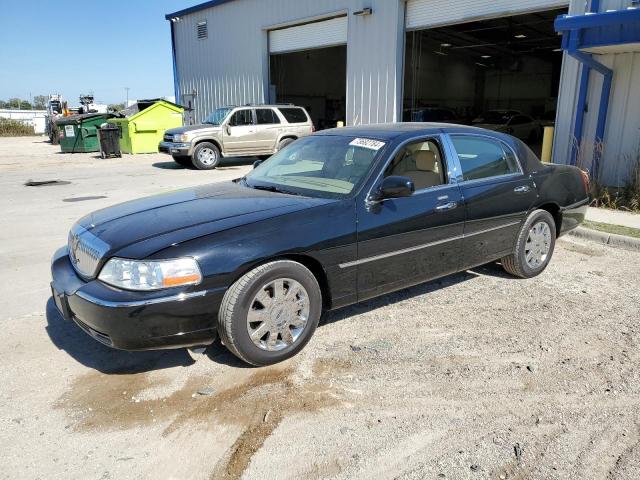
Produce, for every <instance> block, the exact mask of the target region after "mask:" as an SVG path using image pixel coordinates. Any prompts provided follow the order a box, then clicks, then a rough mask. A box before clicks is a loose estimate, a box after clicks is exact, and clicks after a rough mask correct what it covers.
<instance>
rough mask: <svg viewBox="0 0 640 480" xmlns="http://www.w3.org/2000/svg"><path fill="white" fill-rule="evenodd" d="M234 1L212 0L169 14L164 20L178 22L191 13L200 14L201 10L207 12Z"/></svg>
mask: <svg viewBox="0 0 640 480" xmlns="http://www.w3.org/2000/svg"><path fill="white" fill-rule="evenodd" d="M232 1H233V0H210V1H208V2H204V3H200V4H198V5H194V6H193V7H189V8H185V9H184V10H178V11H177V12H173V13H167V14H166V15H165V16H164V18H165V19H167V20H171V21H176V20H177V19H179V18H180V17H182V16H184V15H187V14H189V13H194V12H199V11H200V10H206V9H207V8H211V7H215V6H217V5H222V4H223V3H227V2H232Z"/></svg>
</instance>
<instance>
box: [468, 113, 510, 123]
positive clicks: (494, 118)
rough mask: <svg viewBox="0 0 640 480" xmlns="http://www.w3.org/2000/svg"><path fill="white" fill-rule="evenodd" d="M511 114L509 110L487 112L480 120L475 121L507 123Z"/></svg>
mask: <svg viewBox="0 0 640 480" xmlns="http://www.w3.org/2000/svg"><path fill="white" fill-rule="evenodd" d="M512 116H513V115H512V114H511V113H509V112H487V113H485V114H484V115H482V116H481V119H480V121H479V122H476V123H488V124H490V125H502V124H506V123H508V122H509V120H510V119H511V117H512Z"/></svg>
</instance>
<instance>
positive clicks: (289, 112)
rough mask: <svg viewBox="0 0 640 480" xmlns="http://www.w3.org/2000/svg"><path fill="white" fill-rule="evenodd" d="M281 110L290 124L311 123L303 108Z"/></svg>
mask: <svg viewBox="0 0 640 480" xmlns="http://www.w3.org/2000/svg"><path fill="white" fill-rule="evenodd" d="M279 110H280V113H282V115H284V118H286V119H287V122H289V123H306V122H308V121H309V119H308V118H307V114H306V113H305V111H304V110H303V109H301V108H280V109H279Z"/></svg>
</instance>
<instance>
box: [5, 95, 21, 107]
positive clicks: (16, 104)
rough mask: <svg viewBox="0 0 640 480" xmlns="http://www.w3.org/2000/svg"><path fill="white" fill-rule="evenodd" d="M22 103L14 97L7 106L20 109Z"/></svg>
mask: <svg viewBox="0 0 640 480" xmlns="http://www.w3.org/2000/svg"><path fill="white" fill-rule="evenodd" d="M20 103H22V100H20V99H19V98H15V97H14V98H10V99H9V101H8V102H7V105H8V106H9V108H20Z"/></svg>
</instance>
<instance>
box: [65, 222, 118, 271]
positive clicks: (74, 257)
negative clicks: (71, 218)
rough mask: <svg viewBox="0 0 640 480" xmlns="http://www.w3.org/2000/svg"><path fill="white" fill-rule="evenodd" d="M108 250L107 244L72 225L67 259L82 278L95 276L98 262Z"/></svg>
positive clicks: (79, 227) (78, 226) (81, 228)
mask: <svg viewBox="0 0 640 480" xmlns="http://www.w3.org/2000/svg"><path fill="white" fill-rule="evenodd" d="M109 248H110V247H109V245H108V244H106V243H105V242H103V241H102V240H100V239H99V238H98V237H96V236H95V235H94V234H92V233H91V232H89V231H88V230H87V229H85V228H83V227H81V226H80V225H74V226H73V228H72V229H71V231H70V232H69V258H70V259H71V264H72V265H73V268H75V269H76V271H77V272H78V273H79V274H80V275H82V276H83V277H87V278H93V277H95V276H96V275H97V273H98V272H97V270H98V265H99V264H100V260H102V257H104V255H105V254H106V253H107V252H108V251H109Z"/></svg>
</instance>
